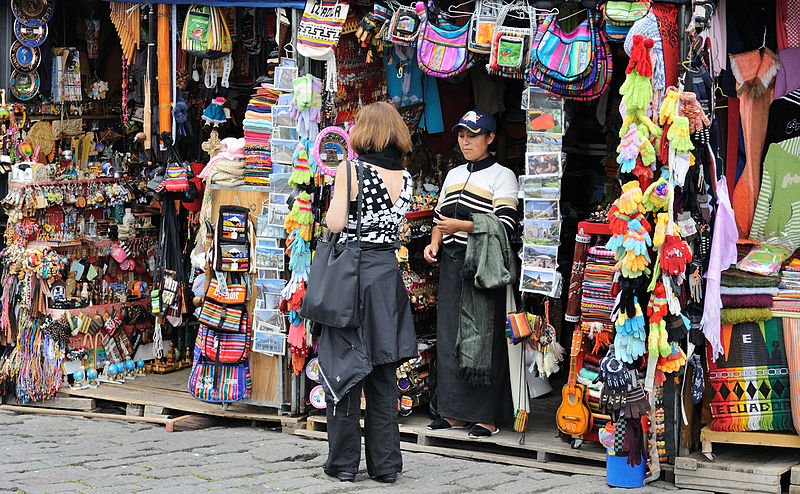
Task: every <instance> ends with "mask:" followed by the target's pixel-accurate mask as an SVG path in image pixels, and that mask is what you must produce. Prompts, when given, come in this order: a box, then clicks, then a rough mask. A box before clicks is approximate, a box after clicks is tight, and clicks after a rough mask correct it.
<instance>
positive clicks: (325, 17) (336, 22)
mask: <svg viewBox="0 0 800 494" xmlns="http://www.w3.org/2000/svg"><path fill="white" fill-rule="evenodd" d="M349 9H350V6H349V5H348V4H347V3H344V2H342V3H340V2H338V1H333V2H330V1H328V2H326V1H324V0H307V1H306V8H305V10H303V16H302V18H301V19H300V24H299V26H298V28H297V52H298V53H299V54H301V55H303V56H304V57H308V58H313V59H314V60H327V59H329V58H331V57H333V49H334V48H336V44H337V43H338V42H339V36H341V34H342V27H343V26H344V21H345V19H347V12H348V11H349Z"/></svg>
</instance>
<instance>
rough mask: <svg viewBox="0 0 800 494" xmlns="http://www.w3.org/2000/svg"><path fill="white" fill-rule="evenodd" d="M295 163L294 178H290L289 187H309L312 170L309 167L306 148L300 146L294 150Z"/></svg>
mask: <svg viewBox="0 0 800 494" xmlns="http://www.w3.org/2000/svg"><path fill="white" fill-rule="evenodd" d="M292 159H293V161H294V171H293V172H292V176H291V177H289V185H291V186H292V187H297V186H298V185H307V184H309V183H311V176H312V174H311V168H309V166H308V152H307V151H306V148H305V146H303V145H302V144H299V145H298V146H297V148H296V149H295V150H294V154H293V155H292Z"/></svg>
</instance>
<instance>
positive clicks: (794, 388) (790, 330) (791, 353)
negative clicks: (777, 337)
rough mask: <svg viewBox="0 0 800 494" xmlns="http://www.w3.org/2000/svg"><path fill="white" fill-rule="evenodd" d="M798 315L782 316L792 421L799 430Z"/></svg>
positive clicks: (799, 371)
mask: <svg viewBox="0 0 800 494" xmlns="http://www.w3.org/2000/svg"><path fill="white" fill-rule="evenodd" d="M798 317H800V315H798V316H795V317H784V318H783V341H785V342H786V361H787V362H788V364H789V381H790V384H789V395H790V397H791V402H792V410H793V411H792V422H793V423H794V429H795V430H796V431H800V319H798Z"/></svg>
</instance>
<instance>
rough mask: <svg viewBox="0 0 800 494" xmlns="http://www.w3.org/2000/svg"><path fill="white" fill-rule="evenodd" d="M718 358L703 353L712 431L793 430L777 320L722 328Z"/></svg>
mask: <svg viewBox="0 0 800 494" xmlns="http://www.w3.org/2000/svg"><path fill="white" fill-rule="evenodd" d="M720 337H721V339H722V346H723V350H724V352H723V354H722V355H720V356H719V357H718V358H717V360H716V362H714V361H713V358H712V354H711V353H712V350H711V347H710V346H708V345H707V346H706V350H707V352H708V371H709V379H710V384H711V389H712V392H713V395H712V398H711V416H712V420H711V424H710V427H711V429H712V430H715V431H729V432H745V431H759V430H761V431H785V430H792V414H791V402H790V398H789V396H790V392H789V390H790V388H791V385H790V379H789V375H790V369H789V366H788V364H787V354H786V350H785V345H784V330H783V327H782V324H781V319H777V318H773V319H770V320H768V321H765V322H745V323H741V324H734V325H731V324H723V325H722V326H721V331H720Z"/></svg>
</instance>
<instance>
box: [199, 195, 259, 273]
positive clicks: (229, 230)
mask: <svg viewBox="0 0 800 494" xmlns="http://www.w3.org/2000/svg"><path fill="white" fill-rule="evenodd" d="M253 236H254V232H253V224H252V222H251V221H250V210H249V209H247V208H245V207H242V206H228V205H225V206H220V208H219V213H218V215H217V227H216V229H215V230H214V240H213V242H212V246H211V250H210V254H209V260H208V263H209V265H210V266H211V268H212V269H213V270H215V271H227V272H247V271H250V267H251V262H252V259H250V254H251V248H252V243H251V240H250V239H251V238H253Z"/></svg>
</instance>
